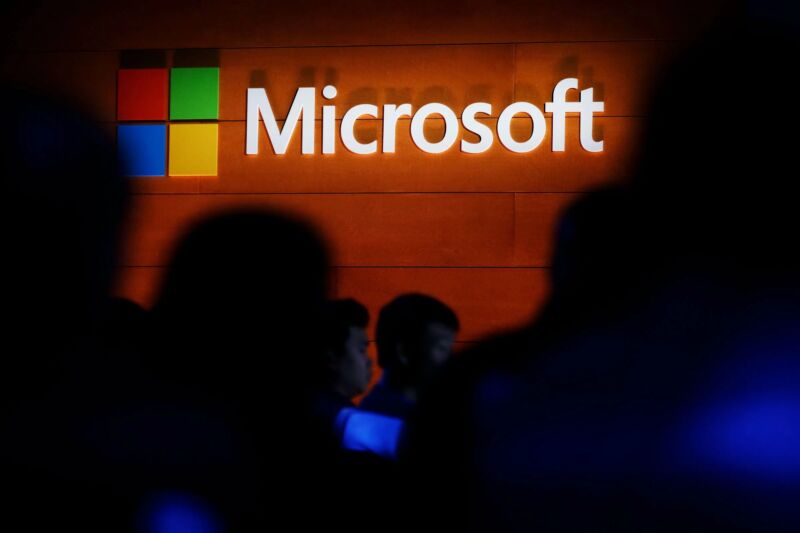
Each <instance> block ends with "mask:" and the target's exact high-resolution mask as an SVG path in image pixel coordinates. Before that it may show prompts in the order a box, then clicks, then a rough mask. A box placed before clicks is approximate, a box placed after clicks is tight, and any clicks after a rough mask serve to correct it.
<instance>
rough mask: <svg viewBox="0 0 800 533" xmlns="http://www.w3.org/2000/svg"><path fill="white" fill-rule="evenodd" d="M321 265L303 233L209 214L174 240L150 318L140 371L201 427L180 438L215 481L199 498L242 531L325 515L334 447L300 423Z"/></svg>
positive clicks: (323, 256) (308, 415) (274, 220)
mask: <svg viewBox="0 0 800 533" xmlns="http://www.w3.org/2000/svg"><path fill="white" fill-rule="evenodd" d="M327 261H328V260H327V253H326V250H325V247H324V245H323V244H322V242H321V240H320V239H319V237H318V236H317V235H316V233H315V232H314V231H313V230H311V229H310V228H309V227H307V226H306V225H305V224H304V223H301V222H298V221H295V220H293V219H291V218H287V217H285V216H282V215H277V214H272V213H268V212H263V211H257V210H251V211H245V212H232V213H224V214H219V215H216V216H213V217H211V218H210V219H208V220H206V221H203V222H201V223H199V224H198V225H197V226H195V227H194V228H193V229H192V230H191V231H190V232H189V233H188V234H187V235H186V236H185V237H184V238H183V239H182V240H181V242H180V243H179V245H178V247H177V249H176V251H175V254H174V257H173V260H172V262H171V264H170V267H169V272H168V274H167V276H166V279H165V282H164V285H163V290H162V293H161V295H160V297H159V300H158V303H157V304H156V307H155V309H154V317H155V323H156V330H157V342H158V345H157V346H156V350H154V352H153V354H152V356H151V357H150V363H149V364H150V365H151V367H152V368H153V369H154V371H155V372H157V373H158V374H159V375H161V376H162V377H163V380H164V382H165V384H166V385H167V387H166V391H165V395H164V397H165V400H164V401H165V402H166V403H169V404H171V405H176V406H179V408H180V409H181V410H197V411H198V412H199V413H201V414H203V416H204V419H205V420H207V421H208V423H207V424H206V425H203V424H198V425H196V426H195V429H194V431H196V432H197V434H196V435H187V436H185V438H186V440H187V443H188V442H190V441H192V440H195V441H197V442H199V443H203V445H202V446H201V447H200V448H198V449H197V450H196V453H197V460H198V461H203V462H206V463H211V462H212V461H215V465H216V472H217V476H216V477H215V476H212V475H208V476H207V477H208V479H207V480H205V481H204V482H205V483H206V484H207V485H216V487H214V486H210V487H207V488H208V489H209V491H211V492H210V493H211V494H213V495H214V497H220V498H223V499H226V505H229V506H230V507H231V509H232V510H231V511H230V512H231V513H234V514H236V513H239V515H240V516H239V517H238V520H239V521H240V522H242V523H244V524H247V525H248V527H250V526H252V525H253V524H255V525H258V524H268V523H271V522H272V521H273V520H275V521H277V520H279V517H281V516H283V517H288V516H290V515H292V516H293V513H297V518H292V520H299V521H300V522H299V523H306V524H313V523H314V522H315V521H318V520H320V519H321V518H320V516H321V514H324V513H321V514H320V515H317V514H313V513H312V514H309V513H307V512H306V510H307V509H306V506H308V505H316V506H320V505H322V506H324V505H327V504H329V503H330V504H331V505H332V500H331V498H330V496H329V495H328V493H327V491H328V489H329V488H330V487H329V486H328V485H327V482H328V480H329V479H330V478H331V477H332V476H330V475H329V473H330V470H331V469H333V468H335V467H336V453H337V446H336V443H335V442H334V441H333V439H332V438H331V436H330V435H329V432H327V431H326V428H324V427H323V426H322V425H321V424H319V423H318V421H317V420H316V419H315V418H314V417H313V413H312V411H313V405H312V404H313V399H314V394H315V389H314V386H315V380H314V377H315V373H316V366H315V365H316V361H318V360H319V357H320V352H321V350H322V348H323V344H322V336H321V335H319V334H318V333H316V332H320V331H322V327H323V324H322V322H321V309H322V305H323V303H324V300H325V295H326V280H327V268H328V262H327ZM309 332H312V333H309ZM201 420H203V419H201ZM217 425H222V426H225V427H227V428H228V430H227V433H222V434H221V433H219V432H218V431H215V427H217ZM206 468H207V469H208V468H209V467H206ZM237 475H241V476H242V478H241V479H237V477H236V476H237ZM246 484H251V485H252V486H245V485H246ZM231 486H235V487H238V488H239V489H242V490H241V491H236V490H231V489H230V487H231ZM223 487H225V488H223ZM253 496H255V497H256V499H254V500H248V499H247V498H250V497H253ZM326 498H327V499H326ZM330 512H331V513H334V512H335V507H333V509H331V510H330Z"/></svg>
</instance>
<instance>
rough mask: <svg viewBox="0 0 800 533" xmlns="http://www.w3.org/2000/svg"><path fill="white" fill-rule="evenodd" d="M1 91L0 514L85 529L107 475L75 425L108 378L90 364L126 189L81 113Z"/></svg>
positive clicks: (82, 423)
mask: <svg viewBox="0 0 800 533" xmlns="http://www.w3.org/2000/svg"><path fill="white" fill-rule="evenodd" d="M1 92H2V95H0V96H2V98H3V101H5V102H10V103H11V105H9V106H8V107H7V109H6V110H5V111H4V114H3V116H4V120H3V127H2V129H0V152H1V154H0V180H2V185H0V187H2V192H0V195H2V199H3V208H2V210H1V211H2V217H3V218H2V224H0V232H1V233H2V241H3V253H4V258H5V260H4V262H3V280H4V290H3V304H4V308H5V313H4V319H3V323H4V328H3V342H4V346H3V350H2V351H3V370H2V373H1V374H0V375H1V376H2V384H0V398H2V400H1V401H2V418H0V432H2V439H0V441H2V442H1V443H0V447H2V458H3V459H2V466H3V472H4V480H5V486H6V488H7V491H6V494H8V495H9V496H8V497H7V499H6V502H5V504H6V505H5V506H4V509H5V512H4V516H3V519H4V522H5V524H4V525H5V528H8V527H11V526H10V525H9V524H11V523H15V522H14V521H15V520H23V522H16V523H18V524H19V523H24V526H20V527H22V528H26V529H28V530H37V529H38V530H53V529H58V528H61V527H63V526H64V524H67V523H74V524H77V523H81V524H82V528H83V529H85V530H86V531H91V530H93V528H94V526H97V525H98V523H99V522H101V521H102V520H95V518H97V517H98V516H99V515H103V516H108V515H106V514H105V513H106V509H108V508H109V507H110V505H109V504H110V503H111V502H109V501H108V500H103V499H100V496H101V495H102V494H104V493H107V492H108V491H109V489H110V487H112V486H113V484H114V482H113V480H111V479H109V478H107V477H104V468H103V466H102V460H101V459H100V456H101V454H100V453H98V451H97V450H96V449H92V447H91V445H89V443H88V442H87V436H88V435H87V432H86V428H87V427H90V426H91V425H92V422H91V421H92V420H93V418H94V417H95V415H96V414H97V412H98V411H99V410H102V409H105V408H106V407H108V405H109V403H111V402H112V401H113V400H111V399H109V398H106V397H104V396H103V395H102V394H97V392H98V391H102V390H106V389H107V388H108V387H109V384H108V383H106V382H105V380H107V379H108V380H111V379H113V378H110V377H108V376H106V375H104V373H103V372H102V371H101V369H98V368H96V367H95V366H94V363H96V362H97V361H98V360H100V359H103V358H102V357H100V353H99V351H100V343H99V330H100V328H101V325H102V322H103V318H104V315H105V314H106V312H107V297H108V290H109V286H110V281H111V277H112V271H113V267H114V261H115V253H116V249H117V238H118V233H119V230H120V226H121V222H122V218H123V211H124V207H125V203H126V192H127V188H126V186H125V183H124V181H123V180H122V178H121V176H120V175H119V173H118V171H117V162H116V156H115V150H114V147H113V144H112V143H111V141H110V140H109V138H108V137H107V136H106V135H105V133H104V132H103V131H102V130H101V129H100V128H99V127H98V126H96V125H94V124H93V123H92V122H90V120H89V119H88V118H87V117H86V116H84V115H83V114H82V113H80V112H79V111H76V110H75V109H73V108H71V107H69V106H65V105H62V104H60V103H57V102H54V101H51V100H50V99H49V98H48V97H46V96H45V95H42V94H35V93H26V92H20V91H15V90H12V89H8V88H2V90H1ZM106 355H109V354H106ZM105 359H106V360H112V359H113V356H111V355H109V357H106V358H105ZM109 363H110V364H113V362H111V361H110V362H109ZM111 387H113V385H112V386H111ZM90 501H92V503H91V504H90V503H89V502H90ZM95 506H100V507H99V510H98V508H96V507H95ZM115 510H116V509H115ZM15 527H16V526H15Z"/></svg>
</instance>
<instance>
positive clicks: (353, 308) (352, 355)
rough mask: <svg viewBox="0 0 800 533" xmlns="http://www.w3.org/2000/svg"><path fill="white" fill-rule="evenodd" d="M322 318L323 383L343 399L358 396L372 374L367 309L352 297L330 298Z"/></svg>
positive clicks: (364, 388)
mask: <svg viewBox="0 0 800 533" xmlns="http://www.w3.org/2000/svg"><path fill="white" fill-rule="evenodd" d="M322 319H323V329H322V331H321V335H322V342H323V343H324V346H323V353H322V356H323V359H322V368H321V369H320V370H321V374H322V376H321V377H322V381H323V384H324V386H325V387H326V388H328V389H330V390H333V391H334V392H336V393H338V394H340V395H342V396H344V397H345V398H353V397H354V396H358V395H359V394H361V393H363V392H364V391H365V390H366V389H367V386H368V385H369V380H370V378H371V377H372V361H371V360H370V358H369V356H368V355H367V346H368V345H369V337H368V336H367V324H368V323H369V312H368V311H367V308H366V307H364V306H363V305H361V304H360V303H359V302H357V301H356V300H353V299H352V298H348V299H346V300H332V301H329V302H326V304H325V306H324V307H323V316H322ZM312 334H313V332H312Z"/></svg>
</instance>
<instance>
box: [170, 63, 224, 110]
mask: <svg viewBox="0 0 800 533" xmlns="http://www.w3.org/2000/svg"><path fill="white" fill-rule="evenodd" d="M169 93H170V94H169V118H170V120H197V119H201V120H202V119H215V120H216V119H218V118H219V68H218V67H202V68H173V69H172V70H171V72H170V91H169Z"/></svg>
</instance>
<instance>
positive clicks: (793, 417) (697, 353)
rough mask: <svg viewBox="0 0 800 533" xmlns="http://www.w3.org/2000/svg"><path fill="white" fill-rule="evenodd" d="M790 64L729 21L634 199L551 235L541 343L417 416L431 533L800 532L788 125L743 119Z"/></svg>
mask: <svg viewBox="0 0 800 533" xmlns="http://www.w3.org/2000/svg"><path fill="white" fill-rule="evenodd" d="M797 53H798V46H797V43H796V42H795V41H794V40H793V39H787V38H783V37H781V36H780V35H777V34H771V33H769V32H768V31H764V29H762V28H759V27H758V26H757V25H752V24H749V23H744V21H738V23H736V24H733V25H730V26H728V27H725V28H722V29H721V30H720V31H718V32H715V33H713V34H711V35H709V36H707V38H706V39H705V40H704V41H703V42H702V43H699V44H697V45H696V46H694V47H692V49H691V50H690V51H689V53H687V54H686V55H685V57H683V58H681V59H680V60H679V61H678V62H677V63H676V64H675V65H674V66H673V67H672V68H671V69H670V70H669V71H668V72H667V76H666V77H665V79H664V80H663V83H662V85H661V87H660V89H659V90H658V91H657V94H656V98H655V100H654V103H653V107H652V112H651V113H650V116H649V117H648V123H649V125H648V127H647V129H646V136H645V144H644V147H643V150H642V153H641V159H640V162H639V167H638V173H637V174H636V176H635V177H634V179H633V180H632V181H631V182H630V183H628V184H624V185H622V186H620V187H617V188H612V189H607V190H604V191H598V192H595V193H591V194H589V195H587V196H586V197H585V198H583V199H582V200H580V201H579V202H578V203H577V204H576V205H575V206H573V207H572V208H571V209H570V210H568V212H567V214H566V216H565V218H564V220H563V221H562V224H561V227H560V232H559V237H558V243H557V247H556V255H555V259H554V263H553V280H554V283H553V284H554V291H553V295H552V299H551V301H550V302H548V304H547V305H546V307H545V308H544V309H543V311H542V313H541V315H540V316H539V317H538V319H537V321H536V322H535V323H534V324H532V325H531V326H530V327H528V328H526V329H525V330H522V331H519V332H516V333H514V334H512V335H507V336H503V337H500V338H497V339H493V340H491V341H489V342H486V343H484V344H483V345H481V346H480V347H479V348H478V349H477V350H474V351H472V352H470V353H465V354H463V356H461V357H459V358H457V359H454V360H453V361H452V363H451V364H450V365H449V368H447V369H445V371H444V372H443V374H442V377H441V379H440V380H439V381H438V382H437V383H436V386H435V387H431V389H430V391H431V393H430V394H428V395H426V397H425V398H424V399H423V402H422V403H421V404H420V407H419V409H418V411H417V412H416V413H415V416H414V418H413V420H414V424H413V425H412V427H411V428H410V430H409V439H408V442H409V445H408V461H409V463H408V464H410V465H411V466H412V467H413V469H412V472H413V474H412V478H411V481H410V482H411V483H413V486H417V487H422V488H423V490H422V491H421V494H420V498H419V499H417V500H415V501H416V502H417V503H418V504H419V505H420V506H421V507H424V509H425V511H426V512H428V515H427V516H431V515H433V516H436V517H438V520H437V521H436V522H437V523H436V524H435V525H437V526H440V527H441V526H446V527H449V528H451V529H464V528H466V529H472V530H477V531H531V530H536V529H542V530H548V531H550V530H571V531H587V530H603V531H604V530H609V531H611V530H613V531H642V530H648V531H653V530H665V531H675V530H679V529H681V530H686V529H689V530H707V529H712V528H721V529H729V530H769V531H783V530H787V531H791V530H795V529H797V527H798V525H800V514H798V513H797V511H796V507H795V506H794V504H793V503H792V501H793V499H794V498H795V496H796V494H797V493H798V489H800V474H799V473H800V468H799V467H800V439H799V438H798V435H800V432H798V431H797V428H798V427H800V424H798V421H800V387H798V386H797V384H798V383H800V363H798V360H797V355H796V354H797V353H798V347H800V336H798V333H797V332H798V331H800V326H799V325H800V290H799V288H800V278H798V274H799V273H800V270H799V269H798V262H797V254H796V253H795V251H794V250H793V249H792V246H791V245H790V243H791V242H793V241H794V240H795V237H794V235H796V233H797V231H798V229H800V224H798V220H799V219H798V211H797V209H796V206H795V205H794V204H795V203H796V198H797V196H796V194H795V191H796V189H797V187H796V184H795V183H794V179H793V177H792V174H791V172H792V169H793V168H794V167H795V166H796V164H795V162H794V155H793V154H794V149H793V148H792V145H793V143H794V142H795V136H794V134H793V130H792V126H791V125H793V124H795V123H796V122H797V118H798V117H797V115H798V110H797V109H796V108H790V109H785V110H783V111H782V112H780V113H769V112H764V113H762V112H753V113H743V114H739V113H736V112H735V110H736V109H737V108H739V106H740V105H741V101H742V99H743V98H745V97H744V96H743V95H747V94H761V93H762V92H763V91H764V90H765V88H766V87H768V86H769V83H768V82H767V80H770V79H772V77H774V75H775V73H776V72H784V73H786V69H785V67H784V66H785V65H786V64H788V63H790V62H791V61H792V60H791V58H792V57H795V56H796V55H797ZM786 76H788V77H789V78H791V79H792V80H793V81H792V82H787V83H794V82H795V81H796V80H794V78H795V77H796V74H795V73H793V72H791V73H786ZM732 79H736V80H737V82H736V84H735V85H736V87H735V89H730V90H725V89H724V87H725V86H726V83H725V80H727V81H730V80H732ZM701 88H705V90H706V91H707V92H706V96H707V97H708V100H707V102H708V105H702V104H699V102H700V101H701V100H702V98H701V97H700V96H699V94H700V91H701ZM698 98H700V99H698ZM701 108H702V110H703V111H702V113H701V115H702V119H699V120H698V121H695V122H687V121H686V120H684V117H685V116H686V113H687V111H688V110H691V109H695V110H699V109H701ZM745 132H749V134H748V133H745ZM427 502H433V503H432V504H427ZM429 525H430V524H429Z"/></svg>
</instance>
